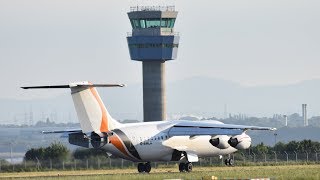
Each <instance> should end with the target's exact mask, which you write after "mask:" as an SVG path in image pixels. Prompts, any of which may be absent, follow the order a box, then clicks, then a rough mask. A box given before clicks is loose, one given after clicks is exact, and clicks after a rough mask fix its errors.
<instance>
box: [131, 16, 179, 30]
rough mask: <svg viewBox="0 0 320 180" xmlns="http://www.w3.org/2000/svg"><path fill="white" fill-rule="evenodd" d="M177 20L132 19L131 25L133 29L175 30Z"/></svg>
mask: <svg viewBox="0 0 320 180" xmlns="http://www.w3.org/2000/svg"><path fill="white" fill-rule="evenodd" d="M175 20H176V19H175V18H163V19H131V25H132V28H133V29H136V28H158V27H162V28H173V27H174V23H175Z"/></svg>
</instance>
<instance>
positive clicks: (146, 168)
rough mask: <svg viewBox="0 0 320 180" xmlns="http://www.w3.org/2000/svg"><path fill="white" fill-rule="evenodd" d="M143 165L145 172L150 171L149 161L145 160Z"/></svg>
mask: <svg viewBox="0 0 320 180" xmlns="http://www.w3.org/2000/svg"><path fill="white" fill-rule="evenodd" d="M144 166H145V169H144V170H145V172H146V173H149V172H150V171H151V164H150V162H147V163H146V164H144Z"/></svg>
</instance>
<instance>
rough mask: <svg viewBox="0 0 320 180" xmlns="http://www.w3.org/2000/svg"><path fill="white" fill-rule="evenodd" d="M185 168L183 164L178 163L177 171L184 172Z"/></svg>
mask: <svg viewBox="0 0 320 180" xmlns="http://www.w3.org/2000/svg"><path fill="white" fill-rule="evenodd" d="M185 166H186V164H185V163H180V164H179V171H180V172H184V171H185V168H184V167H185Z"/></svg>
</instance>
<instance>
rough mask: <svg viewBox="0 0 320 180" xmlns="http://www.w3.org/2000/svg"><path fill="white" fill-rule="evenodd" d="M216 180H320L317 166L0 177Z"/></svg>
mask: <svg viewBox="0 0 320 180" xmlns="http://www.w3.org/2000/svg"><path fill="white" fill-rule="evenodd" d="M209 176H216V177H219V178H221V179H248V178H263V177H269V178H272V179H320V165H289V166H248V167H194V170H193V172H191V173H179V172H178V170H177V168H158V169H152V171H151V173H150V174H138V173H137V172H136V170H135V169H113V170H83V171H47V172H20V173H0V179H1V178H4V179H16V178H23V179H46V180H49V179H77V180H84V179H97V180H100V179H202V178H203V177H209Z"/></svg>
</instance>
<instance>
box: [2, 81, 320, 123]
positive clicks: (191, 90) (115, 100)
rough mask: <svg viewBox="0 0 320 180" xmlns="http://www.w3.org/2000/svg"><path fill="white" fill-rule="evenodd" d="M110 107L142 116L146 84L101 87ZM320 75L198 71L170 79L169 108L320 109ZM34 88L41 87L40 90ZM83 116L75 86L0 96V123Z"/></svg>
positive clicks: (198, 111)
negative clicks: (257, 76)
mask: <svg viewBox="0 0 320 180" xmlns="http://www.w3.org/2000/svg"><path fill="white" fill-rule="evenodd" d="M99 92H100V94H101V96H102V99H103V100H104V102H105V104H106V106H107V108H108V109H109V111H110V113H111V114H112V115H113V116H114V117H115V118H118V119H122V120H123V119H138V120H141V119H142V114H143V113H142V85H141V84H134V85H128V86H127V87H126V88H107V89H99ZM319 92H320V80H319V79H316V80H309V81H303V82H300V83H297V84H292V85H285V86H267V87H244V86H241V85H240V84H237V83H234V82H231V81H226V80H220V79H212V78H204V77H194V78H189V79H185V80H180V81H176V82H172V83H168V84H167V109H168V114H169V116H170V115H172V114H180V115H184V116H186V115H197V116H201V117H212V116H215V117H223V116H224V111H225V109H224V108H225V105H226V108H227V112H228V113H232V114H237V113H242V114H247V115H248V116H258V117H262V116H272V115H273V114H292V113H294V112H298V113H301V104H302V103H306V104H308V114H309V115H310V116H309V117H311V115H313V114H316V115H319V112H320V101H319ZM34 93H37V91H35V92H34ZM31 110H32V111H33V112H34V113H33V119H34V121H36V120H45V119H46V118H48V117H49V118H50V120H53V121H57V123H59V122H65V121H71V122H77V120H76V115H75V110H74V107H73V103H72V99H71V97H70V94H69V91H66V92H65V93H64V94H62V95H61V96H58V97H54V98H48V99H35V100H12V99H1V100H0V123H6V124H8V123H23V122H24V121H26V120H27V121H28V119H30V115H29V114H30V113H29V112H30V111H31Z"/></svg>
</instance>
